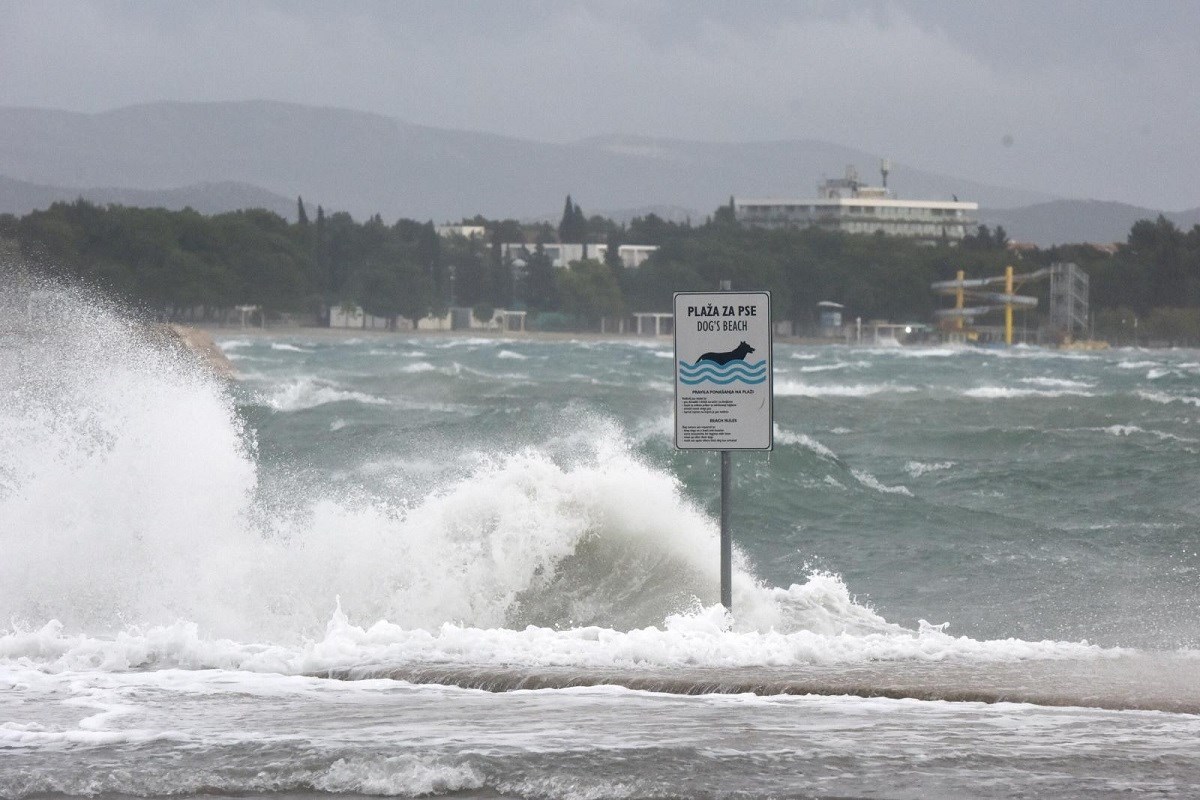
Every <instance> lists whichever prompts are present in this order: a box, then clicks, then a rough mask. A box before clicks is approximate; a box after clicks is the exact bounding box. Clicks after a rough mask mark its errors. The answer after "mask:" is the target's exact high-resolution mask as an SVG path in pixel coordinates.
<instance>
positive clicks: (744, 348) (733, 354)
mask: <svg viewBox="0 0 1200 800" xmlns="http://www.w3.org/2000/svg"><path fill="white" fill-rule="evenodd" d="M753 352H754V348H753V347H751V346H750V345H748V344H746V343H745V342H742V343H741V344H739V345H738V346H737V349H735V350H730V351H729V352H728V353H705V354H704V355H702V356H700V357H699V358H697V359H696V363H697V364H699V363H700V362H701V361H711V362H713V363H714V364H720V365H721V366H725V365H726V364H728V363H729V362H730V361H743V360H745V358H746V356H747V355H749V354H750V353H753Z"/></svg>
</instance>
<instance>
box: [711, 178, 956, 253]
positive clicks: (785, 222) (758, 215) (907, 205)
mask: <svg viewBox="0 0 1200 800" xmlns="http://www.w3.org/2000/svg"><path fill="white" fill-rule="evenodd" d="M890 169H891V166H890V164H889V163H888V161H887V160H886V159H885V160H884V161H882V162H881V164H880V172H881V174H882V176H883V182H882V185H881V186H868V185H867V184H866V183H864V182H863V181H861V180H859V177H858V171H857V170H856V169H855V168H854V167H853V166H848V167H846V172H845V176H844V177H842V178H832V179H829V180H826V181H824V182H823V183H821V184H820V185H819V186H818V187H817V196H816V197H815V198H809V199H789V198H744V197H743V198H738V197H735V198H734V199H733V213H734V218H735V219H736V220H737V221H738V222H739V223H740V224H742V225H746V226H750V227H755V228H807V227H818V228H824V229H826V230H834V231H842V232H844V233H861V234H873V233H876V232H882V233H885V234H888V235H889V236H904V237H907V238H912V239H922V240H926V241H930V242H933V241H940V240H949V241H951V242H957V241H961V240H962V239H963V238H964V237H966V235H967V234H968V233H970V232H971V231H972V230H973V229H974V228H975V226H976V225H977V224H978V221H979V220H978V214H979V204H978V203H971V202H963V201H959V200H958V198H957V197H955V198H954V199H953V200H908V199H901V198H899V197H898V196H897V195H896V193H895V192H893V191H891V190H889V189H888V186H887V176H888V172H889V171H890Z"/></svg>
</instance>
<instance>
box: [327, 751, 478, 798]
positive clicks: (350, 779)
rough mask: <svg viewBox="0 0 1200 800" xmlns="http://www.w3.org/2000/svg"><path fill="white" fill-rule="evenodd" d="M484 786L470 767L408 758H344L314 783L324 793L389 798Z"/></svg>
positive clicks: (435, 760) (436, 793)
mask: <svg viewBox="0 0 1200 800" xmlns="http://www.w3.org/2000/svg"><path fill="white" fill-rule="evenodd" d="M483 786H484V779H483V776H482V775H480V773H479V772H478V771H476V770H475V769H473V768H472V767H471V766H469V765H466V764H454V763H445V762H443V761H440V760H438V759H427V758H421V757H418V756H408V755H405V756H376V757H373V758H370V757H351V758H342V759H339V760H338V761H336V762H334V764H333V765H332V766H330V767H329V769H328V770H327V771H326V772H325V773H324V774H322V775H320V776H318V777H317V778H316V779H315V780H314V781H313V788H314V789H318V790H320V791H322V792H335V793H338V794H344V793H354V794H368V795H383V796H388V797H391V796H397V795H398V796H401V797H425V796H427V795H442V794H449V793H455V792H461V791H465V790H467V789H480V788H483Z"/></svg>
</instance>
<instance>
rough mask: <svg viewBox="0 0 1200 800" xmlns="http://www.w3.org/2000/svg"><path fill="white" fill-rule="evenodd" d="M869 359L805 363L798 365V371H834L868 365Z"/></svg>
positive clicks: (869, 364)
mask: <svg viewBox="0 0 1200 800" xmlns="http://www.w3.org/2000/svg"><path fill="white" fill-rule="evenodd" d="M869 366H871V362H869V361H835V362H834V363H832V364H807V365H805V366H803V367H800V372H834V371H836V370H843V369H850V368H852V367H869Z"/></svg>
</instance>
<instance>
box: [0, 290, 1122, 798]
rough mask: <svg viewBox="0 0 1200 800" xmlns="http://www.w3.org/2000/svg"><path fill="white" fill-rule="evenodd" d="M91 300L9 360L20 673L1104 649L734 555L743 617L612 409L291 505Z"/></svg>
mask: <svg viewBox="0 0 1200 800" xmlns="http://www.w3.org/2000/svg"><path fill="white" fill-rule="evenodd" d="M84 311H86V309H85V310H84ZM84 311H81V312H80V313H79V314H77V315H76V317H77V318H78V319H79V322H78V323H77V324H78V325H88V326H89V328H88V330H87V334H88V335H81V336H72V337H62V338H61V339H59V340H54V341H52V342H50V343H48V344H43V343H32V344H29V345H28V346H30V347H39V348H41V349H40V350H39V351H38V356H39V358H38V359H37V360H33V359H27V360H23V359H17V360H16V361H15V362H12V361H10V360H6V361H3V362H0V369H3V370H4V374H3V375H2V377H3V378H4V380H5V385H6V386H9V387H15V389H12V388H10V397H9V398H8V402H7V403H6V404H4V406H3V407H0V434H2V438H3V440H4V441H5V442H6V443H7V444H9V445H11V446H10V447H7V448H5V449H4V451H3V452H0V467H2V469H0V474H3V475H4V476H5V480H6V481H7V485H6V487H5V488H0V519H2V520H3V521H4V526H5V531H6V532H7V531H19V532H20V535H19V536H9V537H6V539H5V541H4V552H3V558H2V559H0V608H3V609H4V610H5V615H6V619H5V622H4V623H0V624H5V625H7V626H8V627H7V629H6V630H5V631H4V632H3V633H0V667H3V668H4V669H6V670H19V669H33V670H36V671H64V670H110V671H120V670H129V669H158V668H163V667H170V666H177V667H183V668H188V669H198V668H210V667H211V668H223V669H238V670H252V671H262V672H278V673H284V674H289V673H290V674H295V673H306V672H314V671H320V670H322V669H332V668H336V667H352V666H359V665H364V664H389V663H390V664H414V663H420V664H430V663H449V664H469V665H478V664H482V665H498V666H502V665H509V666H511V665H514V664H515V665H526V666H547V667H550V666H563V665H567V666H571V665H574V666H583V667H587V666H599V667H604V666H620V667H624V668H633V669H637V668H642V667H663V668H671V667H673V666H709V665H711V666H726V665H733V666H737V665H783V666H787V665H793V664H796V665H798V664H804V663H856V662H862V661H868V660H882V659H934V660H940V659H946V658H967V659H996V660H1008V659H1013V658H1054V657H1091V656H1094V655H1096V654H1100V653H1102V652H1103V651H1100V650H1099V649H1098V648H1092V647H1088V646H1086V645H1074V644H1064V643H1029V642H1016V641H1011V640H1009V641H1001V642H979V641H975V640H971V639H967V638H965V637H958V638H956V637H952V636H948V635H946V634H945V633H944V632H942V631H941V630H938V629H935V628H927V627H922V628H921V629H919V630H911V629H907V628H904V627H901V626H899V625H896V624H893V623H890V622H888V621H887V620H886V619H884V618H883V617H881V616H880V615H879V614H877V613H876V612H874V611H873V610H872V609H871V608H869V607H868V606H866V605H864V604H862V603H860V602H857V601H856V600H855V598H854V597H853V595H852V594H851V593H850V591H849V589H848V588H847V586H846V585H845V584H844V583H843V582H842V580H841V579H840V578H838V577H837V576H835V575H831V574H827V573H814V574H811V575H809V576H808V577H807V579H805V580H804V581H803V582H802V583H796V584H792V585H790V586H788V587H787V588H776V587H770V586H766V585H764V584H763V583H762V582H761V581H760V580H759V579H757V578H756V577H755V576H754V574H753V573H752V572H751V571H750V568H749V565H748V563H747V561H746V559H745V558H744V557H743V555H742V554H741V553H740V552H739V551H737V550H735V553H734V580H733V594H734V607H735V608H737V609H738V614H737V616H736V618H731V617H730V616H729V615H728V614H727V613H726V612H725V610H724V609H723V608H721V607H720V606H719V605H717V604H716V602H715V601H716V594H717V583H718V581H717V575H716V572H717V565H716V563H715V560H714V559H713V558H711V557H710V554H711V553H713V552H715V551H716V549H717V539H718V532H717V526H716V524H715V521H714V520H713V519H712V518H711V517H710V516H708V515H707V514H706V513H704V512H702V511H701V510H700V509H699V508H698V507H697V506H696V505H695V503H694V502H693V501H692V500H691V499H690V498H689V496H688V494H687V493H686V492H685V490H684V487H683V486H682V484H681V483H680V481H679V480H678V479H677V478H675V477H674V476H673V475H672V474H671V473H670V472H668V471H666V470H664V469H662V468H660V467H657V466H655V465H654V464H650V463H647V462H645V461H644V460H642V459H640V458H638V457H637V456H636V455H635V454H634V452H633V449H632V447H631V445H630V443H629V442H628V441H627V439H626V436H625V435H624V433H623V431H621V430H620V429H619V428H618V427H616V426H615V425H612V424H611V423H607V422H602V421H594V420H592V421H586V422H584V423H582V424H580V425H579V426H577V428H578V429H579V430H578V431H577V433H578V436H579V441H580V442H586V443H587V445H588V446H586V447H579V448H572V450H573V451H574V452H573V455H572V456H571V457H570V458H566V457H558V458H556V457H554V456H552V455H551V454H549V453H547V452H543V451H541V450H537V449H530V450H525V451H521V452H517V453H511V454H505V455H502V456H488V455H484V456H482V457H480V459H479V460H478V462H477V463H475V464H473V465H471V466H470V467H468V468H463V469H461V470H459V471H458V473H457V474H456V477H454V478H452V479H448V480H445V481H443V482H440V484H439V488H438V489H437V490H436V491H434V492H432V493H430V494H428V495H424V496H421V497H418V498H415V499H414V500H413V501H412V502H409V503H400V502H382V501H379V500H377V499H372V498H367V497H342V496H338V495H335V494H331V493H330V491H329V490H328V489H327V488H326V487H323V486H314V487H311V489H310V490H308V491H298V492H289V494H288V495H287V496H286V497H285V498H283V499H281V500H280V501H278V502H276V501H273V500H272V499H271V498H270V497H269V496H265V495H264V494H262V491H261V489H260V487H259V485H258V480H259V479H258V465H257V463H256V458H255V445H254V441H253V439H252V438H251V437H250V436H249V434H248V432H247V431H245V430H244V429H243V427H242V425H241V423H240V421H239V420H240V418H239V415H238V413H237V410H236V408H235V406H234V402H233V400H232V398H231V397H230V396H229V395H228V394H227V393H226V389H225V388H223V387H222V386H221V385H220V384H218V383H217V382H216V381H215V379H213V378H211V377H209V376H208V375H206V374H205V373H204V372H203V371H202V370H200V369H199V368H197V367H194V366H192V365H190V364H189V363H187V362H185V361H182V360H180V358H179V357H178V356H176V355H173V354H171V353H169V352H160V351H158V350H154V349H153V348H151V347H149V346H147V345H145V344H142V343H139V342H138V341H137V340H136V339H134V338H132V337H130V335H129V333H128V330H127V328H126V327H125V325H124V324H123V323H121V322H119V321H117V320H114V319H110V318H106V317H104V316H103V315H102V314H101V315H99V316H98V317H95V318H94V319H90V320H89V319H88V318H87V317H86V314H85V313H84ZM18 346H21V345H18ZM14 364H15V365H14ZM26 364H36V369H33V368H29V369H26V368H24V367H23V365H26ZM277 391H282V392H283V394H281V395H277V396H275V397H274V398H273V399H274V401H275V402H276V403H277V404H278V405H277V407H286V408H300V407H305V403H314V402H315V403H320V402H331V401H332V399H355V400H358V401H359V402H383V401H382V400H378V399H376V398H370V397H369V396H361V397H355V395H359V393H356V392H347V391H345V390H344V389H342V388H340V387H338V386H336V385H333V384H328V383H324V382H320V381H317V380H315V379H312V378H303V379H297V380H296V381H294V382H292V383H289V384H287V385H285V386H284V387H282V389H281V390H277ZM362 397H366V399H365V400H364V399H361V398H362ZM181 420H186V422H187V424H181ZM797 443H799V444H801V445H802V446H809V447H812V448H813V449H814V450H815V451H816V452H820V451H819V450H817V449H816V447H815V444H816V443H815V442H812V441H806V440H805V439H803V438H799V437H798V438H797ZM853 474H854V477H855V478H856V480H857V481H858V482H859V483H860V484H861V485H863V486H866V487H868V488H870V489H873V490H876V491H880V492H885V493H894V494H902V495H903V494H910V492H909V491H908V489H907V488H906V487H902V486H885V485H883V484H882V483H880V482H879V481H878V480H877V479H876V478H874V476H871V475H870V474H869V473H865V472H861V471H855V472H854V473H853ZM834 483H836V481H834ZM338 598H340V603H339V600H338ZM335 608H336V610H335V611H334V612H333V615H332V618H331V617H330V612H331V609H335ZM181 620H183V621H181ZM119 711H120V709H117V708H102V709H99V713H100V714H111V713H118V712H119ZM93 716H95V715H93ZM414 774H415V773H414ZM417 777H418V778H419V777H420V776H417ZM414 779H416V778H414ZM420 780H424V778H420ZM421 785H425V784H424V783H422V784H421ZM429 785H433V782H432V779H431V782H430V783H429ZM445 785H446V786H447V787H449V786H451V785H452V782H447V783H446V784H445ZM463 785H466V783H464V784H463Z"/></svg>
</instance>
